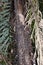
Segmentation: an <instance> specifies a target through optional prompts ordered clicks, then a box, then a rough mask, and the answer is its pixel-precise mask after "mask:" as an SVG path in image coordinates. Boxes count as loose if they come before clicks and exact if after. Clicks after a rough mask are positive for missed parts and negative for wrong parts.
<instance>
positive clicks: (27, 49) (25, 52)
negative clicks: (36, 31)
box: [14, 0, 32, 65]
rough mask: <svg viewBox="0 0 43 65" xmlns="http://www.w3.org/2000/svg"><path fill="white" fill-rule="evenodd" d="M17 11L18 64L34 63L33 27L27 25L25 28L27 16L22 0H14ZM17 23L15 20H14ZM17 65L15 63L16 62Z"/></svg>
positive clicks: (29, 64) (27, 64)
mask: <svg viewBox="0 0 43 65" xmlns="http://www.w3.org/2000/svg"><path fill="white" fill-rule="evenodd" d="M14 7H15V13H16V15H15V16H16V24H15V26H16V39H17V54H18V63H19V64H18V65H32V56H31V52H32V46H31V39H30V35H31V28H30V27H28V26H27V28H26V29H25V30H24V28H25V26H24V22H25V18H24V15H23V4H22V0H14ZM14 23H15V22H14ZM14 65H15V64H14Z"/></svg>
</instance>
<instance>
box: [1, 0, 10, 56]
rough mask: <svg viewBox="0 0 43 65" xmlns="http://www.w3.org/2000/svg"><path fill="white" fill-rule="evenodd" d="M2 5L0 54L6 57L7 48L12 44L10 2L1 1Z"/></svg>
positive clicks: (6, 0)
mask: <svg viewBox="0 0 43 65" xmlns="http://www.w3.org/2000/svg"><path fill="white" fill-rule="evenodd" d="M1 3H2V4H0V9H1V11H0V52H1V53H2V54H5V55H6V52H7V48H8V46H9V44H10V43H11V35H10V25H9V19H10V2H9V1H8V0H1Z"/></svg>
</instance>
